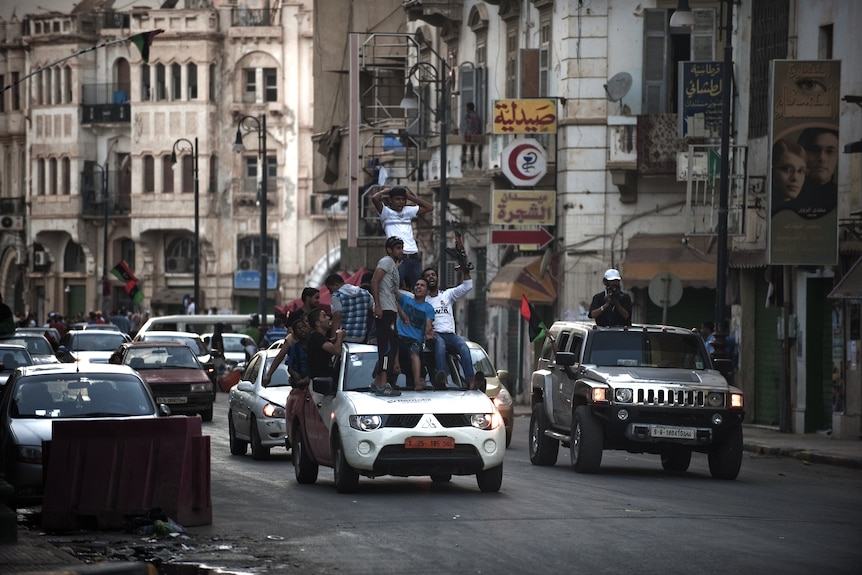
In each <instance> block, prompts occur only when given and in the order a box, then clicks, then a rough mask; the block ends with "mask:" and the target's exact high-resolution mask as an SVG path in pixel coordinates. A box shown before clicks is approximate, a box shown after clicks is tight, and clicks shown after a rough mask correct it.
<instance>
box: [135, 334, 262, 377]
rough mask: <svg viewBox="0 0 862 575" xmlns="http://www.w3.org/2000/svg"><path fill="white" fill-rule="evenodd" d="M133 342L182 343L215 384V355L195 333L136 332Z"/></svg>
mask: <svg viewBox="0 0 862 575" xmlns="http://www.w3.org/2000/svg"><path fill="white" fill-rule="evenodd" d="M133 341H177V342H180V343H184V344H186V345H187V346H189V347H190V348H191V349H192V351H193V352H194V354H195V355H196V356H197V358H198V361H200V362H201V365H203V366H204V369H205V370H206V372H207V376H208V377H209V378H210V381H212V382H213V383H215V382H216V377H217V375H216V369H215V362H216V357H215V356H216V355H217V354H216V353H214V352H213V351H212V350H210V348H209V347H208V346H207V345H206V344H205V343H204V340H203V338H202V337H201V336H199V335H198V334H196V333H193V332H190V331H148V332H144V333H141V332H138V334H137V335H136V336H135V339H134V340H133ZM243 359H245V354H243Z"/></svg>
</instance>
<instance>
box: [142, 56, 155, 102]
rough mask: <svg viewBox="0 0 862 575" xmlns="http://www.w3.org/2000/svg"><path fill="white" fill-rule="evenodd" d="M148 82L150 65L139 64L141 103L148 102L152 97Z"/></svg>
mask: <svg viewBox="0 0 862 575" xmlns="http://www.w3.org/2000/svg"><path fill="white" fill-rule="evenodd" d="M150 82H151V80H150V65H149V64H141V102H149V101H150V98H151V97H152V90H151V88H150Z"/></svg>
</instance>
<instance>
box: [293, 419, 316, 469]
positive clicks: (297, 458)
mask: <svg viewBox="0 0 862 575" xmlns="http://www.w3.org/2000/svg"><path fill="white" fill-rule="evenodd" d="M292 437H293V438H294V439H293V450H292V453H293V472H294V473H295V474H296V481H297V482H298V483H314V482H315V481H317V472H318V470H319V466H318V465H317V463H315V462H314V461H312V460H311V457H309V456H308V453H306V452H305V440H304V439H303V438H302V430H301V429H299V428H298V427H297V428H296V429H295V430H294V432H293V436H292Z"/></svg>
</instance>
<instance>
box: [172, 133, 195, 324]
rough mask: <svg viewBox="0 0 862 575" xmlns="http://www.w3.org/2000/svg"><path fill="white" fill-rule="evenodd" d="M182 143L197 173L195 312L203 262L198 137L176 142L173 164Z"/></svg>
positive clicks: (175, 161)
mask: <svg viewBox="0 0 862 575" xmlns="http://www.w3.org/2000/svg"><path fill="white" fill-rule="evenodd" d="M180 144H188V146H189V148H190V149H191V152H192V153H193V154H194V164H193V168H194V175H195V247H194V261H195V287H194V298H195V313H199V310H200V305H201V293H200V292H201V264H200V253H201V251H200V241H201V232H200V187H199V181H200V172H199V171H198V139H197V138H195V142H194V144H192V142H191V141H190V140H187V139H186V138H180V139H178V140H177V141H176V142H174V146H173V148H172V149H171V165H176V163H177V148H178V146H179V145H180Z"/></svg>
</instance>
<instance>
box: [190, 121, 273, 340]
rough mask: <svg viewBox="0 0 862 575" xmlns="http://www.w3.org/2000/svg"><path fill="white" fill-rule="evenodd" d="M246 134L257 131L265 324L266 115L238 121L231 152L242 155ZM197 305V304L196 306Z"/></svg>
mask: <svg viewBox="0 0 862 575" xmlns="http://www.w3.org/2000/svg"><path fill="white" fill-rule="evenodd" d="M243 130H245V131H246V133H248V132H250V131H252V130H255V131H257V149H258V162H259V169H260V174H261V176H260V192H259V193H258V194H259V195H258V198H259V199H260V291H259V293H258V296H257V297H258V302H257V304H258V311H259V312H260V321H261V322H263V323H266V201H267V199H266V173H267V164H266V114H261V115H260V116H258V117H254V116H243V117H241V118H240V119H239V124H237V127H236V141H235V142H234V145H233V151H234V152H236V153H238V154H239V153H242V152H244V151H245V145H243V143H242V136H243V133H242V131H243ZM196 305H197V304H196Z"/></svg>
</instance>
